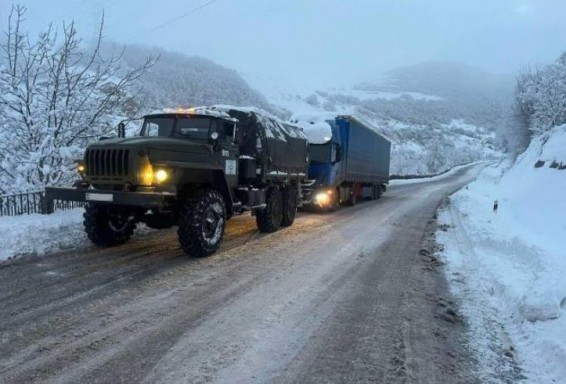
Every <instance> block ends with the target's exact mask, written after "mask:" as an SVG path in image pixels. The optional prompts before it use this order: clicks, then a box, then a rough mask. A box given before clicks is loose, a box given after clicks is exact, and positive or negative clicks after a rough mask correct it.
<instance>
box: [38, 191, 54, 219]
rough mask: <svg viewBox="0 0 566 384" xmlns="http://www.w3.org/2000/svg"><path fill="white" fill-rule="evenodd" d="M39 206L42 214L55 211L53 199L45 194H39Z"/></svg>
mask: <svg viewBox="0 0 566 384" xmlns="http://www.w3.org/2000/svg"><path fill="white" fill-rule="evenodd" d="M39 206H40V209H41V214H42V215H49V214H51V213H53V212H54V211H55V209H54V204H53V199H49V198H47V197H45V195H41V197H40V198H39Z"/></svg>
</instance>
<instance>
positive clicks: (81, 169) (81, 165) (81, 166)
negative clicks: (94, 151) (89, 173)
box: [77, 161, 86, 173]
mask: <svg viewBox="0 0 566 384" xmlns="http://www.w3.org/2000/svg"><path fill="white" fill-rule="evenodd" d="M77 171H78V172H79V173H84V172H85V171H86V167H85V164H84V163H83V162H82V161H79V162H78V163H77Z"/></svg>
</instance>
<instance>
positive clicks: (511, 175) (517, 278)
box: [437, 126, 566, 383]
mask: <svg viewBox="0 0 566 384" xmlns="http://www.w3.org/2000/svg"><path fill="white" fill-rule="evenodd" d="M565 148H566V126H561V127H557V128H555V129H554V130H552V131H551V132H549V133H548V134H546V135H545V136H543V137H541V138H536V139H534V140H533V142H532V143H531V145H530V146H529V148H528V149H527V151H526V152H525V153H523V154H522V155H521V156H520V157H519V158H518V160H517V162H516V163H515V164H513V165H512V166H511V167H510V168H509V169H507V170H505V165H504V164H500V165H497V166H489V167H487V168H486V169H485V170H484V171H483V172H482V173H481V174H480V176H479V177H478V179H477V180H476V181H475V182H474V183H472V184H470V185H469V186H468V187H466V188H465V189H462V190H461V191H460V192H458V193H456V194H455V195H454V196H452V197H451V201H450V204H449V205H448V206H447V207H446V208H444V209H443V210H442V211H441V213H440V217H439V221H440V230H439V232H438V234H437V240H438V242H439V243H441V244H442V245H443V246H444V252H443V257H444V259H445V261H446V272H447V276H448V279H449V281H450V283H451V287H452V290H453V292H454V294H455V295H456V296H457V297H458V298H459V299H460V300H461V303H462V314H463V315H464V316H465V317H466V318H467V322H468V325H469V327H470V331H471V336H472V345H471V347H472V348H473V349H474V350H475V351H476V352H477V355H478V359H479V360H480V361H482V365H483V367H484V374H485V376H484V378H485V379H486V380H489V379H490V378H495V377H498V372H493V371H494V370H497V367H495V365H494V364H493V363H492V362H493V360H494V359H497V358H498V356H495V355H494V354H497V353H498V351H499V352H502V353H503V354H504V355H505V359H506V360H507V361H508V363H509V364H508V366H507V367H508V368H509V369H510V367H512V366H513V362H516V363H518V364H519V366H520V367H521V368H522V370H523V375H524V376H526V377H527V382H533V383H552V382H564V378H565V377H566V195H565V194H564V191H565V190H566V169H564V168H566V150H565ZM496 200H497V203H498V204H497V205H498V208H497V211H495V209H494V203H495V201H496ZM494 340H500V341H499V342H494ZM506 340H507V341H506ZM494 344H498V346H495V347H494ZM502 344H503V345H502ZM505 344H507V345H505ZM499 373H501V372H499Z"/></svg>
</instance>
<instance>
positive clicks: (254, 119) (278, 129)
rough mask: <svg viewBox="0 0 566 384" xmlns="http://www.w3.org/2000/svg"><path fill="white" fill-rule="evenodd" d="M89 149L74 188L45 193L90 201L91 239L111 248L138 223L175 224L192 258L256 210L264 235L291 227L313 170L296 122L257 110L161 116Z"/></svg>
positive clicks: (189, 111) (171, 112) (212, 249)
mask: <svg viewBox="0 0 566 384" xmlns="http://www.w3.org/2000/svg"><path fill="white" fill-rule="evenodd" d="M124 136H125V135H124V129H123V126H122V127H120V129H119V134H118V137H116V138H112V139H105V140H100V141H98V142H96V143H94V144H92V145H90V146H89V147H88V148H87V149H86V151H85V154H84V158H83V160H82V161H80V162H79V164H78V167H77V168H78V172H79V175H80V180H78V181H77V182H76V183H75V185H74V186H73V187H72V188H55V187H52V188H46V191H45V193H46V197H47V198H48V199H56V200H72V201H84V202H86V203H87V204H86V206H85V212H84V229H85V231H86V233H87V235H88V237H89V239H90V240H91V241H92V242H93V243H95V244H98V245H101V246H112V245H117V244H121V243H124V242H126V241H128V240H129V239H130V236H131V235H132V233H133V231H134V229H135V226H136V223H140V222H143V223H145V224H146V225H147V226H148V227H150V228H156V229H163V228H169V227H172V226H177V227H178V231H177V233H178V238H179V243H180V245H181V248H182V249H183V250H184V251H185V252H186V253H187V254H189V255H192V256H197V257H198V256H207V255H210V254H212V253H214V252H215V251H216V250H217V249H218V247H219V246H220V243H221V241H222V237H223V235H224V230H225V226H226V221H227V220H228V219H229V218H230V217H232V216H233V215H237V214H241V213H244V212H250V211H251V212H252V214H254V215H255V218H256V223H257V227H258V228H259V230H260V231H261V232H274V231H276V230H278V229H279V228H280V227H282V226H283V227H285V226H290V225H292V224H293V221H294V219H295V214H296V211H297V206H298V205H299V204H300V203H301V200H300V196H301V190H300V188H301V182H302V181H303V179H304V178H305V177H306V173H307V167H308V155H307V139H306V137H305V135H304V134H303V132H302V130H301V129H300V128H299V127H298V126H295V125H292V124H288V123H283V122H282V121H280V120H278V119H277V118H274V117H272V116H270V115H268V114H265V113H262V112H261V111H258V110H254V109H237V108H233V107H221V106H216V107H210V108H190V109H179V110H165V111H163V112H160V113H154V114H150V115H147V116H144V118H143V122H142V125H141V129H140V131H139V135H138V136H135V137H124Z"/></svg>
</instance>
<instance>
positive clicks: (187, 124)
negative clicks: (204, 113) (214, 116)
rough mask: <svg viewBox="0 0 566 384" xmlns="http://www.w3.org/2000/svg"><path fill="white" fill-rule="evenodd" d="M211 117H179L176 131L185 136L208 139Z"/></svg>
mask: <svg viewBox="0 0 566 384" xmlns="http://www.w3.org/2000/svg"><path fill="white" fill-rule="evenodd" d="M210 121H211V119H210V118H206V117H179V118H178V119H177V127H176V128H175V131H176V133H177V134H179V135H180V136H183V137H188V138H191V139H205V140H207V139H208V132H209V130H210Z"/></svg>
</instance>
